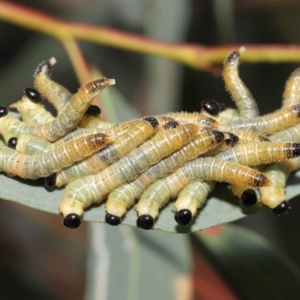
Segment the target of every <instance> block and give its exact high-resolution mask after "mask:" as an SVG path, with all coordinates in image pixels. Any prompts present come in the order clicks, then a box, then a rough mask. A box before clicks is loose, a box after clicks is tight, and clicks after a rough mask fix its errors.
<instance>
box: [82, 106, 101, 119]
mask: <svg viewBox="0 0 300 300" xmlns="http://www.w3.org/2000/svg"><path fill="white" fill-rule="evenodd" d="M85 113H86V114H87V115H90V116H94V117H99V116H100V114H101V108H100V107H99V106H97V105H93V104H91V105H89V107H88V109H87V110H86V112H85Z"/></svg>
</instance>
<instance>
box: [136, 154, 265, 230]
mask: <svg viewBox="0 0 300 300" xmlns="http://www.w3.org/2000/svg"><path fill="white" fill-rule="evenodd" d="M196 180H209V181H220V182H227V183H233V184H247V185H250V186H254V187H260V186H268V185H269V184H270V182H269V180H268V179H267V178H266V177H265V176H264V175H263V174H262V173H260V172H258V171H256V170H253V169H250V168H249V167H246V166H242V165H239V164H237V163H234V162H229V161H225V160H221V159H217V158H211V157H206V158H197V159H195V160H193V161H190V162H188V163H187V164H185V165H184V166H182V167H180V168H178V169H177V170H176V171H175V172H173V173H172V174H171V175H169V176H167V177H166V178H164V179H160V180H157V181H156V182H154V183H153V184H151V185H150V186H149V187H148V188H147V189H146V190H145V191H144V192H143V194H142V196H141V197H140V200H139V201H138V204H137V205H136V206H135V210H136V211H137V212H138V215H139V217H138V219H137V226H138V227H141V228H143V229H151V228H152V226H153V224H154V219H155V218H156V217H157V216H158V213H159V209H160V208H161V207H162V206H164V205H165V204H166V203H167V202H168V201H169V199H170V198H172V197H176V196H177V195H178V193H179V192H180V191H181V190H182V189H183V188H184V187H185V186H186V185H187V184H188V183H190V182H193V181H196Z"/></svg>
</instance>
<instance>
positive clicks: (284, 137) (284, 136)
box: [269, 123, 300, 143]
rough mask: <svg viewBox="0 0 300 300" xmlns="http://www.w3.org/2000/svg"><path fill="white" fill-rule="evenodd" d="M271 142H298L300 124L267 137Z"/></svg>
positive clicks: (299, 140)
mask: <svg viewBox="0 0 300 300" xmlns="http://www.w3.org/2000/svg"><path fill="white" fill-rule="evenodd" d="M269 138H270V140H271V141H294V142H297V143H299V142H300V123H299V124H296V125H294V126H293V127H290V128H287V129H285V130H280V131H278V132H276V133H274V134H272V135H270V136H269Z"/></svg>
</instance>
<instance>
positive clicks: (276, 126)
mask: <svg viewBox="0 0 300 300" xmlns="http://www.w3.org/2000/svg"><path fill="white" fill-rule="evenodd" d="M299 117H300V104H297V105H294V106H291V107H286V108H282V109H280V110H277V111H275V112H274V113H271V114H268V115H265V116H262V117H254V118H251V119H246V118H232V119H228V120H225V119H221V120H220V122H219V123H220V128H222V130H224V131H230V129H231V128H232V129H235V130H237V129H238V130H248V131H254V132H260V133H261V134H273V133H275V132H277V131H280V130H283V129H286V128H289V127H291V126H293V125H295V124H296V123H298V122H299Z"/></svg>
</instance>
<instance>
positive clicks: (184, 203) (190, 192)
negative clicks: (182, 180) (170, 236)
mask: <svg viewBox="0 0 300 300" xmlns="http://www.w3.org/2000/svg"><path fill="white" fill-rule="evenodd" d="M214 187H215V182H214V181H194V182H191V183H188V184H187V185H186V186H185V187H184V188H183V189H182V190H181V192H180V193H179V195H178V197H177V199H176V201H175V203H174V204H173V207H174V208H175V210H176V214H175V216H174V219H175V221H176V222H177V223H178V224H180V225H183V226H187V225H188V224H189V223H190V222H191V220H192V219H193V218H194V217H195V215H196V213H197V210H199V209H201V208H202V207H203V206H204V205H205V203H206V199H207V197H208V195H209V193H210V192H211V191H212V190H213V189H214Z"/></svg>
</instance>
